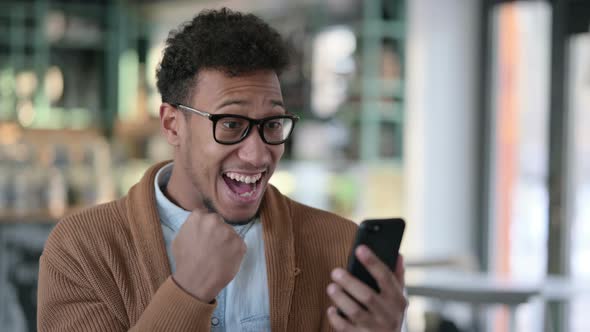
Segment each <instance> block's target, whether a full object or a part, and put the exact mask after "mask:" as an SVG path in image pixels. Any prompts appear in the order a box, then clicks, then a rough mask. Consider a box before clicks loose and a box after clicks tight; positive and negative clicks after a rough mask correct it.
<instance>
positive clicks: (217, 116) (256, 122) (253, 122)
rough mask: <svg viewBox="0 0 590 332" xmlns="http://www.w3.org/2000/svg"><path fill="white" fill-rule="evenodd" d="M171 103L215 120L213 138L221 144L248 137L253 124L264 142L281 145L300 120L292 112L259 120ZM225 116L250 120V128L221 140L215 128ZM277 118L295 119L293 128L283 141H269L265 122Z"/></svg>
mask: <svg viewBox="0 0 590 332" xmlns="http://www.w3.org/2000/svg"><path fill="white" fill-rule="evenodd" d="M169 104H170V105H172V106H173V107H176V108H181V109H184V110H187V111H190V112H192V113H195V114H197V115H200V116H203V117H206V118H207V119H209V120H211V122H213V139H214V140H215V142H217V143H219V144H223V145H233V144H238V143H240V142H241V141H243V140H244V139H245V138H246V137H248V134H250V130H251V129H252V126H256V127H258V134H259V135H260V138H261V139H262V141H263V142H264V143H266V144H269V145H281V144H283V143H285V142H286V141H287V140H288V139H289V138H290V137H291V134H292V133H293V129H295V124H296V123H297V121H298V120H299V117H298V116H297V115H295V114H292V113H287V114H283V115H273V116H269V117H266V118H262V119H258V120H257V119H252V118H249V117H247V116H244V115H239V114H211V113H208V112H205V111H201V110H198V109H196V108H192V107H190V106H186V105H183V104H178V103H169ZM224 118H239V119H244V120H246V121H248V128H246V130H244V132H243V133H242V136H240V138H239V139H238V140H236V141H231V142H226V141H220V140H218V139H217V135H216V134H215V129H216V128H217V121H219V120H221V119H224ZM275 119H290V120H291V121H293V125H292V126H291V129H290V130H289V132H288V133H287V135H286V138H285V139H283V140H281V141H277V142H269V141H267V140H266V138H265V137H264V129H263V128H264V124H265V123H266V122H268V121H271V120H275Z"/></svg>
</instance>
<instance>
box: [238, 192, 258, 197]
mask: <svg viewBox="0 0 590 332" xmlns="http://www.w3.org/2000/svg"><path fill="white" fill-rule="evenodd" d="M254 191H255V190H252V191H249V192H247V193H243V194H240V197H250V196H252V194H254Z"/></svg>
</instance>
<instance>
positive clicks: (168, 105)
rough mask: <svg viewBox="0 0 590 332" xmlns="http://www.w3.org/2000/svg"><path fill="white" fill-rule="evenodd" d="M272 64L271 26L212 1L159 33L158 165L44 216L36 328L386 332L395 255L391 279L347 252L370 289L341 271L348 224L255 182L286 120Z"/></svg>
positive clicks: (277, 151) (369, 259) (396, 301)
mask: <svg viewBox="0 0 590 332" xmlns="http://www.w3.org/2000/svg"><path fill="white" fill-rule="evenodd" d="M287 60H288V50H287V48H286V47H285V45H284V43H283V42H282V41H281V38H280V36H279V34H278V33H277V32H276V31H275V30H273V29H272V28H270V27H269V26H268V25H267V24H266V23H264V22H263V21H261V20H260V19H259V18H257V17H255V16H253V15H244V14H241V13H236V12H232V11H230V10H227V9H222V10H219V11H205V12H202V13H200V14H199V15H197V16H196V17H195V18H194V19H193V20H192V21H191V22H188V23H187V24H185V25H184V26H181V27H180V28H179V29H178V30H176V31H173V32H172V33H171V34H170V36H169V38H168V39H167V45H166V49H165V51H164V56H163V59H162V61H161V64H160V67H159V68H158V71H157V79H158V89H159V91H160V93H161V95H162V104H161V106H160V122H161V131H162V133H163V135H164V136H165V137H166V139H167V141H168V143H169V144H170V145H171V146H172V147H173V149H174V160H173V162H164V163H160V164H157V165H155V166H153V167H152V168H150V169H149V170H148V171H147V172H146V174H145V175H144V177H143V179H142V180H141V181H140V182H139V183H137V184H136V185H135V186H134V187H132V188H131V189H130V191H129V193H128V194H127V196H125V197H123V198H122V199H120V200H117V201H114V202H110V203H107V204H104V205H100V206H96V207H93V208H90V209H87V210H85V211H83V212H80V213H77V214H74V215H71V216H68V217H67V218H65V219H64V220H62V221H61V222H60V223H59V224H58V225H57V226H56V228H55V229H54V230H53V232H52V234H51V235H50V238H49V239H48V241H47V244H46V247H45V250H44V253H43V255H42V257H41V260H40V271H39V298H38V329H39V330H40V331H53V330H59V331H99V330H100V331H123V330H128V329H132V330H137V331H150V330H159V331H269V330H271V329H272V331H318V330H321V331H326V330H338V331H398V330H399V329H400V325H401V321H402V317H403V311H404V309H405V306H406V301H405V298H404V296H403V293H402V287H403V268H402V263H401V262H400V263H399V264H398V267H397V270H396V273H395V274H394V273H392V272H391V270H389V269H388V268H387V267H386V266H385V265H384V264H383V263H382V262H381V261H379V260H378V259H377V258H376V257H375V256H374V255H373V254H372V253H371V252H370V251H369V250H368V249H367V248H366V247H363V248H360V249H359V250H357V252H356V254H357V256H358V258H359V259H360V260H361V262H363V263H364V264H365V265H366V267H367V268H368V269H369V271H370V272H371V273H372V274H373V276H374V277H375V278H376V280H378V282H379V285H380V288H381V292H380V293H375V292H373V291H372V290H371V289H370V288H368V287H367V286H365V285H364V284H363V283H361V282H360V281H359V280H357V279H355V278H354V277H352V276H351V275H349V274H348V273H347V272H346V271H345V270H343V269H342V268H341V267H342V266H345V264H346V260H347V256H348V252H349V250H350V245H351V244H352V240H353V237H354V234H355V231H356V226H355V224H354V223H352V222H350V221H348V220H345V219H343V218H340V217H338V216H335V215H333V214H330V213H328V212H324V211H320V210H317V209H313V208H310V207H307V206H304V205H302V204H299V203H297V202H294V201H292V200H290V199H288V198H287V197H285V196H283V195H282V194H281V193H280V192H279V191H278V190H277V189H276V188H274V187H272V186H269V185H268V181H269V179H270V177H271V175H272V174H273V171H274V169H275V167H276V165H277V163H278V161H279V159H280V158H281V156H282V154H283V151H284V144H283V143H284V142H285V141H286V140H287V139H288V138H289V136H290V135H291V132H292V130H293V128H294V125H295V123H296V121H297V117H296V116H294V115H292V114H290V113H288V112H287V111H286V110H285V106H284V105H283V100H282V95H281V88H280V84H279V80H278V76H277V75H279V74H280V73H281V71H282V70H283V69H284V68H285V67H286V65H287V63H288V61H287ZM345 292H346V293H348V294H350V296H353V297H354V298H355V299H356V300H357V301H358V302H356V301H355V300H353V299H352V298H351V297H350V296H349V295H347V294H346V293H345ZM362 306H364V307H365V308H366V309H365V308H363V307H362ZM336 308H340V309H341V310H342V311H343V312H344V313H345V314H346V317H347V318H343V316H340V315H339V314H338V313H337V312H336Z"/></svg>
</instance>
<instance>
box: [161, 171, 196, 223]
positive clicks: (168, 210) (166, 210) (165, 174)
mask: <svg viewBox="0 0 590 332" xmlns="http://www.w3.org/2000/svg"><path fill="white" fill-rule="evenodd" d="M173 166H174V163H172V162H171V163H169V164H167V165H166V166H164V167H162V168H161V169H160V170H159V171H158V173H157V174H156V178H155V180H154V187H155V188H154V189H155V191H156V205H157V207H158V213H159V215H160V221H161V222H162V223H163V224H164V225H166V226H168V227H170V228H171V229H172V230H173V231H175V232H177V231H178V230H179V229H180V227H181V226H182V224H184V221H185V220H186V219H187V218H188V216H189V215H190V211H187V210H185V209H183V208H181V207H180V206H178V205H176V204H174V203H172V202H171V201H170V200H169V199H168V197H166V195H164V193H163V192H162V189H163V188H166V186H167V185H168V181H169V180H170V176H171V175H172V168H173Z"/></svg>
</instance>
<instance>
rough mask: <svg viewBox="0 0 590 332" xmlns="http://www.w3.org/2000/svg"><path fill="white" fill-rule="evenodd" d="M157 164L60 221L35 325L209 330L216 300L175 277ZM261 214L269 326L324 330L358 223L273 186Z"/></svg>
mask: <svg viewBox="0 0 590 332" xmlns="http://www.w3.org/2000/svg"><path fill="white" fill-rule="evenodd" d="M165 164H166V163H160V164H157V165H154V166H152V167H151V168H150V169H149V170H148V171H147V172H146V173H145V175H144V176H143V178H142V179H141V181H140V182H139V183H137V184H136V185H135V186H133V187H132V188H131V189H130V190H129V193H128V194H127V196H125V197H123V198H121V199H119V200H116V201H113V202H110V203H106V204H103V205H99V206H95V207H92V208H89V209H86V210H84V211H82V212H79V213H76V214H73V215H70V216H68V217H66V218H64V219H63V220H61V221H60V222H59V223H58V224H57V226H56V227H55V228H54V230H53V231H52V233H51V235H50V236H49V239H48V240H47V243H46V245H45V249H44V251H43V255H42V256H41V259H40V269H39V291H38V310H37V317H38V322H37V324H38V330H39V331H124V330H129V329H133V330H137V331H209V329H210V320H211V316H212V313H213V311H214V309H215V306H216V304H215V303H214V304H208V303H203V302H201V301H199V300H197V299H195V298H193V297H192V296H190V295H189V294H187V293H186V292H184V291H183V290H182V289H181V288H179V287H178V286H177V285H176V284H175V282H174V281H173V280H172V279H171V278H170V266H169V263H168V257H167V255H166V249H165V246H164V238H163V235H162V230H161V226H160V221H159V217H158V211H157V208H156V199H155V193H154V178H155V175H156V173H157V171H158V169H159V168H160V167H162V166H163V165H165ZM260 211H261V220H262V227H263V234H264V235H263V236H264V248H265V256H266V265H267V273H268V288H269V294H270V321H271V326H272V331H320V330H321V331H328V330H331V329H330V327H329V324H328V320H327V317H326V310H327V308H328V306H329V305H330V303H331V302H330V300H329V298H328V297H327V295H326V291H325V290H326V287H327V285H328V283H329V282H330V271H331V270H332V269H333V268H335V267H337V266H345V265H346V260H347V256H348V253H349V250H350V245H351V244H352V240H353V237H354V233H355V231H356V228H357V227H356V225H355V224H354V223H353V222H351V221H348V220H346V219H343V218H341V217H338V216H336V215H334V214H331V213H328V212H325V211H321V210H317V209H314V208H311V207H308V206H305V205H302V204H300V203H297V202H295V201H293V200H290V199H289V198H287V197H285V196H283V195H282V194H281V193H280V192H279V191H278V190H277V189H276V188H274V187H272V186H269V187H268V189H267V190H266V193H265V194H264V198H263V201H262V205H261V209H260Z"/></svg>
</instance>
